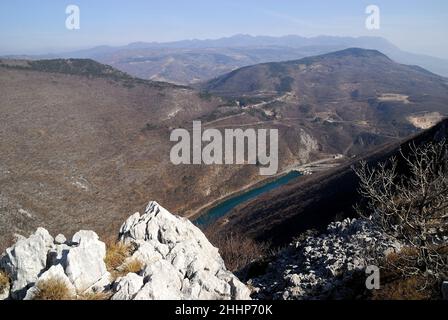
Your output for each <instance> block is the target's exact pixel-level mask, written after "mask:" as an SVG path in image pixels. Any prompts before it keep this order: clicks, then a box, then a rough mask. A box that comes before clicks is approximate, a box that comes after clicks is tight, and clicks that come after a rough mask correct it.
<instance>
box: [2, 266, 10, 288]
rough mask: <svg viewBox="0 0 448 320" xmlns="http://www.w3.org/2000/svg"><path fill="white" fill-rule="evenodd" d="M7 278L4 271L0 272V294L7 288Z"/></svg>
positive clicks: (8, 284) (8, 283)
mask: <svg viewBox="0 0 448 320" xmlns="http://www.w3.org/2000/svg"><path fill="white" fill-rule="evenodd" d="M9 286H10V282H9V276H8V274H7V273H6V272H5V271H2V270H0V293H3V292H5V290H6V289H7V288H9Z"/></svg>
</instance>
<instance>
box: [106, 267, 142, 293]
mask: <svg viewBox="0 0 448 320" xmlns="http://www.w3.org/2000/svg"><path fill="white" fill-rule="evenodd" d="M142 287H143V277H142V276H139V275H137V274H135V273H129V274H128V275H126V276H125V277H122V278H119V279H117V281H116V283H115V285H114V291H115V294H114V295H113V296H112V300H132V299H134V297H135V295H136V294H137V292H139V291H140V289H141V288H142Z"/></svg>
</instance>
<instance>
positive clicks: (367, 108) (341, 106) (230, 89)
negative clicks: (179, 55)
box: [203, 48, 448, 154]
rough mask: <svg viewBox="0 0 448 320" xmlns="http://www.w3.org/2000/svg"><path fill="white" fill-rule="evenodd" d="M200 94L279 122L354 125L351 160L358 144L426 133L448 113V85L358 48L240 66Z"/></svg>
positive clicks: (421, 70)
mask: <svg viewBox="0 0 448 320" xmlns="http://www.w3.org/2000/svg"><path fill="white" fill-rule="evenodd" d="M203 90H204V91H206V92H210V93H213V94H216V95H220V96H223V97H226V98H228V99H235V100H237V101H239V103H240V104H242V105H243V106H245V107H247V108H249V109H256V110H258V111H261V112H264V113H266V114H269V115H271V116H272V117H273V118H275V119H277V120H284V119H307V120H309V121H310V122H313V123H314V124H315V125H317V124H320V125H321V126H322V127H325V126H327V127H328V126H342V125H344V124H345V125H349V126H351V127H352V128H353V127H358V129H360V130H363V131H364V132H363V133H360V134H359V135H358V136H356V138H355V140H354V143H355V145H353V146H347V147H348V150H350V149H353V150H352V153H353V154H356V153H357V151H359V148H358V145H362V144H369V143H376V144H380V143H383V142H385V138H387V137H389V138H391V137H400V136H405V135H406V134H409V133H412V130H413V129H412V128H413V127H414V128H416V129H417V128H419V129H422V128H425V126H424V125H423V123H424V122H425V120H426V119H427V118H431V117H433V116H435V118H436V121H437V120H440V119H441V118H442V116H443V115H446V114H448V105H447V104H446V102H447V101H448V79H446V78H443V77H440V76H437V75H435V74H432V73H430V72H428V71H426V70H424V69H421V68H419V67H415V66H405V65H400V64H398V63H395V62H394V61H392V60H390V59H389V58H388V57H387V56H385V55H383V54H382V53H380V52H378V51H374V50H364V49H357V48H352V49H347V50H343V51H337V52H333V53H329V54H325V55H321V56H316V57H309V58H304V59H301V60H294V61H288V62H282V63H266V64H259V65H255V66H251V67H245V68H242V69H238V70H236V71H233V72H231V73H229V74H227V75H224V76H221V77H218V78H216V79H214V80H211V81H209V82H207V83H205V84H204V85H203ZM436 121H433V124H435V123H436ZM426 128H427V127H426ZM348 130H349V129H345V131H348ZM338 143H339V144H341V143H340V141H339V142H338ZM338 143H332V142H331V141H329V142H328V144H332V145H337V144H338Z"/></svg>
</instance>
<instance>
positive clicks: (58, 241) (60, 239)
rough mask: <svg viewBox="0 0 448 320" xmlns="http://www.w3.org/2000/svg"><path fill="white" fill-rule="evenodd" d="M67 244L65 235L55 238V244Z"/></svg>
mask: <svg viewBox="0 0 448 320" xmlns="http://www.w3.org/2000/svg"><path fill="white" fill-rule="evenodd" d="M66 242H67V238H65V236H64V235H63V234H58V235H57V236H56V237H55V238H54V243H55V244H64V243H66Z"/></svg>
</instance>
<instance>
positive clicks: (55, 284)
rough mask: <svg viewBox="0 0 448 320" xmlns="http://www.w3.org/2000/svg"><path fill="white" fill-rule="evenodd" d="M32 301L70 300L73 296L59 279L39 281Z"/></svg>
mask: <svg viewBox="0 0 448 320" xmlns="http://www.w3.org/2000/svg"><path fill="white" fill-rule="evenodd" d="M36 287H37V292H36V294H35V296H34V300H72V299H73V296H72V295H71V294H70V290H69V289H68V288H67V285H66V284H65V283H64V282H63V281H62V280H60V279H49V280H43V281H39V282H38V283H37V285H36Z"/></svg>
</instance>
